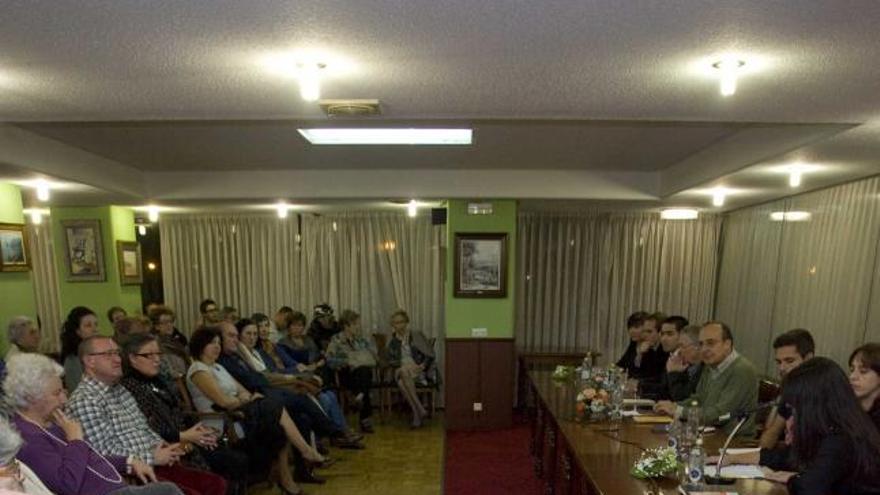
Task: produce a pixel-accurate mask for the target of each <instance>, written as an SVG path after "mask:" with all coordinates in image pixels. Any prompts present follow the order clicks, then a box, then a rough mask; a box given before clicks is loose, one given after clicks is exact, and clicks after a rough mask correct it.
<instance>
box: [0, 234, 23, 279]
mask: <svg viewBox="0 0 880 495" xmlns="http://www.w3.org/2000/svg"><path fill="white" fill-rule="evenodd" d="M30 269H31V257H30V253H28V246H27V231H25V228H24V225H23V224H19V223H0V271H3V272H26V271H28V270H30Z"/></svg>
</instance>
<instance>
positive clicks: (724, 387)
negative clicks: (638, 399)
mask: <svg viewBox="0 0 880 495" xmlns="http://www.w3.org/2000/svg"><path fill="white" fill-rule="evenodd" d="M700 357H701V358H702V360H703V364H704V365H705V367H706V368H705V369H704V370H703V372H702V374H701V376H700V380H699V382H697V388H696V391H695V392H694V394H693V395H691V396H690V397H689V398H688V399H685V401H683V402H681V403H680V404H681V405H682V406H685V405H688V404H689V403H690V402H691V401H693V400H696V401H697V402H698V403H699V405H700V408H701V418H700V419H701V422H702V424H704V425H717V426H721V427H722V428H723V429H724V431H725V432H726V433H729V432H730V431H731V430H732V429H733V427H734V426H735V424H736V422H737V418H736V415H737V414H738V413H746V412H752V411H754V409H755V408H756V407H757V405H758V372H757V370H756V369H755V366H754V365H753V364H752V363H751V362H749V360H748V359H746V358H745V357H743V356H740V355H739V353H738V352H736V350H735V349H734V347H733V332H731V330H730V327H728V326H727V324H725V323H723V322H720V321H709V322H707V323H705V324H704V325H703V327H702V328H701V329H700ZM677 407H678V406H677V405H676V404H675V403H674V402H670V401H660V402H658V403H657V405H656V406H655V409H656V410H657V411H658V412H662V413H665V414H668V415H670V416H673V415H674V414H675V412H676V411H677ZM750 416H751V417H750V418H749V419H748V421H746V423H745V424H744V425H743V428H742V429H741V430H740V431H739V435H742V436H750V435H754V434H755V419H754V414H751V415H750Z"/></svg>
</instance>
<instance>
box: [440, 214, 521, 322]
mask: <svg viewBox="0 0 880 495" xmlns="http://www.w3.org/2000/svg"><path fill="white" fill-rule="evenodd" d="M469 202H470V201H467V200H450V201H449V202H448V206H447V216H446V227H447V235H448V236H449V238H448V243H447V246H448V249H447V258H446V275H447V277H446V280H447V283H446V337H447V338H471V337H472V329H474V328H485V329H486V330H487V335H486V336H485V337H480V338H490V339H500V338H512V337H513V331H514V321H513V319H514V300H515V298H514V295H515V294H514V292H515V290H516V287H515V286H514V280H515V278H514V268H515V267H514V265H515V264H516V201H514V200H480V202H489V203H492V210H493V211H492V214H491V215H468V214H467V205H468V203H469ZM464 232H484V233H498V232H506V233H507V235H508V238H507V297H505V298H503V299H471V298H456V297H454V296H453V284H454V280H455V278H454V275H455V273H454V271H455V234H456V233H464Z"/></svg>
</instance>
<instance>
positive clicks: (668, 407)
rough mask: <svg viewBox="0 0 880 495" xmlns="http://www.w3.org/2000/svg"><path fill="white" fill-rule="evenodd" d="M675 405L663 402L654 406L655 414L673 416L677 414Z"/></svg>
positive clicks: (666, 401)
mask: <svg viewBox="0 0 880 495" xmlns="http://www.w3.org/2000/svg"><path fill="white" fill-rule="evenodd" d="M675 408H676V406H675V403H674V402H671V401H668V400H661V401H659V402H657V403H656V404H654V412H658V413H661V414H665V415H667V416H673V415H674V414H675Z"/></svg>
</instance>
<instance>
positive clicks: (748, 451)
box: [727, 447, 761, 455]
mask: <svg viewBox="0 0 880 495" xmlns="http://www.w3.org/2000/svg"><path fill="white" fill-rule="evenodd" d="M760 451H761V447H746V448H739V449H727V455H731V454H732V455H740V454H752V453H755V452H760Z"/></svg>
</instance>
